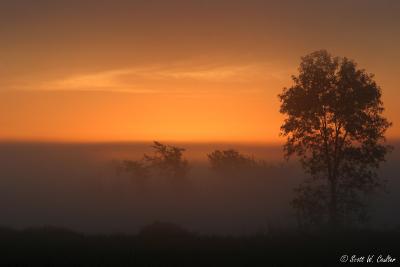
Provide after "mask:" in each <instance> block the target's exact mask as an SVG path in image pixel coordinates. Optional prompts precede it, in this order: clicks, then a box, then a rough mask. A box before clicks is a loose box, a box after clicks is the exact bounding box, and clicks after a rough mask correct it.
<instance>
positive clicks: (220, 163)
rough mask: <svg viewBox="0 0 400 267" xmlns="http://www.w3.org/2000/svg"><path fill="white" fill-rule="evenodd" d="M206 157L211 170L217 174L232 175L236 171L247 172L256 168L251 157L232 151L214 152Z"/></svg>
mask: <svg viewBox="0 0 400 267" xmlns="http://www.w3.org/2000/svg"><path fill="white" fill-rule="evenodd" d="M207 157H208V161H209V162H210V165H211V169H212V170H214V171H216V172H217V173H219V174H227V175H232V174H235V173H236V172H237V171H242V170H249V169H250V168H254V167H256V166H258V164H257V162H256V161H255V160H254V159H253V158H252V157H249V156H246V155H243V154H241V153H239V152H238V151H236V150H234V149H229V150H222V151H221V150H215V151H213V152H212V153H210V154H208V155H207Z"/></svg>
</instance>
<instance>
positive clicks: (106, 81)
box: [38, 64, 288, 93]
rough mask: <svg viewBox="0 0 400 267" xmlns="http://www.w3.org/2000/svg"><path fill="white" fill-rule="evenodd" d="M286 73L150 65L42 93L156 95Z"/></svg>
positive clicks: (65, 81)
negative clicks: (62, 91)
mask: <svg viewBox="0 0 400 267" xmlns="http://www.w3.org/2000/svg"><path fill="white" fill-rule="evenodd" d="M287 73H288V72H287V71H282V70H280V71H279V70H278V71H277V70H273V68H272V67H271V66H270V65H268V64H236V65H232V64H231V65H214V66H212V65H206V66H202V65H200V66H199V65H196V66H193V65H188V64H171V65H166V64H165V65H151V66H143V67H133V68H120V69H112V70H106V71H100V72H93V73H85V74H75V75H71V76H67V77H64V78H62V79H58V80H52V81H48V82H44V83H42V84H41V85H40V86H39V88H38V89H39V90H75V91H110V92H131V93H157V92H160V91H165V89H168V88H169V89H172V88H174V89H176V90H179V89H184V88H188V86H189V87H191V85H192V84H196V86H197V87H198V86H201V85H204V86H205V87H206V85H210V84H220V85H221V84H232V83H240V84H246V83H247V84H250V83H257V82H259V83H263V82H266V81H268V80H281V79H284V78H285V77H287Z"/></svg>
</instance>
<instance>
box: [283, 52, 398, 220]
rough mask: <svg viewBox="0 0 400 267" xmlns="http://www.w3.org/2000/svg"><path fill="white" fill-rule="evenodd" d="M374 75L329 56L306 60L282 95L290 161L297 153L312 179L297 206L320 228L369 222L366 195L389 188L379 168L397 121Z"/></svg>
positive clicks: (311, 56)
mask: <svg viewBox="0 0 400 267" xmlns="http://www.w3.org/2000/svg"><path fill="white" fill-rule="evenodd" d="M373 77H374V76H373V75H372V74H369V73H367V72H366V71H365V70H363V69H359V68H357V64H356V63H355V62H354V61H352V60H349V59H347V58H346V57H344V58H339V57H333V56H331V55H330V54H329V53H328V52H327V51H325V50H321V51H316V52H313V53H311V54H309V55H306V56H304V57H302V60H301V63H300V67H299V75H298V76H292V79H293V83H294V84H293V86H292V87H290V88H284V89H283V92H282V94H280V95H279V98H280V101H281V108H280V112H281V113H283V114H285V115H286V116H287V117H286V119H285V121H284V123H283V125H282V126H281V134H282V135H283V136H285V137H287V142H286V144H285V146H284V151H285V156H286V157H287V158H289V157H290V156H291V155H293V154H296V155H297V156H298V157H299V158H300V161H301V164H302V166H303V168H304V169H305V171H306V172H307V173H308V174H310V176H311V179H310V180H309V181H307V182H306V183H305V184H303V185H302V186H300V187H299V188H298V189H297V193H298V195H297V198H296V199H295V200H294V201H293V205H294V207H295V208H297V209H298V211H299V212H301V213H302V215H303V216H305V217H307V216H308V219H310V220H312V221H314V222H315V221H320V222H324V221H326V220H327V221H329V222H330V223H331V225H332V226H337V225H338V224H341V223H343V222H344V220H345V219H348V218H349V217H352V218H358V219H362V218H364V215H365V213H364V212H365V210H364V209H363V207H364V202H363V201H362V198H363V196H365V195H366V193H370V192H373V191H374V190H375V189H377V188H378V187H380V186H381V185H383V183H384V181H382V180H381V179H379V177H378V176H377V169H378V168H379V165H380V163H382V162H383V161H384V160H385V155H386V153H387V152H388V150H389V149H390V147H388V146H385V145H384V144H383V142H384V141H385V137H384V134H385V131H386V130H387V129H388V128H389V127H390V125H391V123H390V122H388V121H387V119H386V118H384V117H383V116H382V112H383V110H384V108H383V103H382V101H381V89H380V87H379V86H378V85H377V84H376V82H375V81H374V80H373ZM311 214H312V215H311Z"/></svg>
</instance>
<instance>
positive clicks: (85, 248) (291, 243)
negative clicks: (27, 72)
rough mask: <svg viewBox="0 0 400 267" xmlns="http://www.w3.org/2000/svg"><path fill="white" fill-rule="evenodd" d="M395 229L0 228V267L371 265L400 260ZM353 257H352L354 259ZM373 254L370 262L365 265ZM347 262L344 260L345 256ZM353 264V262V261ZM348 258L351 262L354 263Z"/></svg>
mask: <svg viewBox="0 0 400 267" xmlns="http://www.w3.org/2000/svg"><path fill="white" fill-rule="evenodd" d="M399 241H400V231H390V232H388V231H370V230H368V231H365V230H364V231H351V232H349V231H347V232H341V233H336V234H327V233H300V232H277V233H270V234H260V235H257V236H251V237H228V236H202V235H197V234H194V233H190V232H187V231H185V230H183V229H181V228H180V227H178V226H175V225H172V224H164V223H155V224H153V225H150V226H148V227H145V228H144V229H143V230H142V231H141V232H140V233H139V234H137V235H119V234H115V235H84V234H80V233H76V232H72V231H68V230H64V229H57V228H50V227H46V228H37V229H26V230H22V231H17V230H11V229H6V228H3V229H1V230H0V255H1V257H0V265H1V266H341V265H346V264H343V263H341V262H340V259H341V257H345V256H343V255H347V256H348V257H349V258H348V259H347V265H349V264H350V265H351V263H350V261H352V260H351V258H352V257H357V258H358V260H359V261H362V258H360V257H363V256H364V257H365V258H364V260H363V263H355V262H353V264H355V265H357V266H364V265H368V266H370V265H374V264H373V263H375V264H376V261H377V260H378V257H379V256H380V255H382V258H381V259H383V260H384V259H388V256H390V257H391V258H392V259H396V260H395V261H394V262H391V263H383V262H382V263H380V264H379V265H380V266H396V265H399V264H400V262H399V260H400V245H399ZM353 255H355V256H353ZM368 255H374V258H373V263H371V264H370V263H366V261H367V257H368ZM344 259H345V260H346V257H345V258H344ZM354 260H355V258H354ZM354 260H353V261H354Z"/></svg>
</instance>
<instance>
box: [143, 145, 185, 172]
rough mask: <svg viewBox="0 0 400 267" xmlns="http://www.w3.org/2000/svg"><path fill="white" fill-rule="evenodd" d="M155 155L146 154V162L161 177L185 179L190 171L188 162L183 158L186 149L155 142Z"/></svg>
mask: <svg viewBox="0 0 400 267" xmlns="http://www.w3.org/2000/svg"><path fill="white" fill-rule="evenodd" d="M152 147H153V150H154V153H153V155H147V154H144V161H145V162H147V163H148V164H149V167H152V168H155V169H157V170H158V171H159V173H160V174H161V175H164V176H166V177H169V178H184V177H185V176H186V175H187V172H188V170H189V165H188V161H187V160H186V159H184V158H183V152H184V151H185V149H184V148H179V147H175V146H170V145H164V144H161V143H160V142H157V141H154V145H153V146H152Z"/></svg>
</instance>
